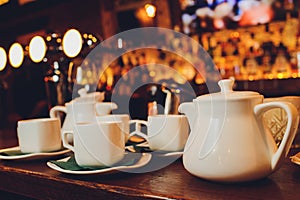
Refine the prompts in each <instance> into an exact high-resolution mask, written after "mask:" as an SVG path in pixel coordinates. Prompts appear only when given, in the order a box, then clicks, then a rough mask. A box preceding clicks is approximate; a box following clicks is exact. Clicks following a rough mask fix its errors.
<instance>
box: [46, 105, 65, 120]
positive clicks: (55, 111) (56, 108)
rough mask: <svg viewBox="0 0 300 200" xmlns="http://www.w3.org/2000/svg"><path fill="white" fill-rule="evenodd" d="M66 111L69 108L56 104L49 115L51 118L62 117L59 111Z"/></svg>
mask: <svg viewBox="0 0 300 200" xmlns="http://www.w3.org/2000/svg"><path fill="white" fill-rule="evenodd" d="M59 112H64V113H66V114H67V108H66V107H65V106H54V107H53V108H51V109H50V112H49V115H50V117H51V118H60V117H59V115H58V113H59Z"/></svg>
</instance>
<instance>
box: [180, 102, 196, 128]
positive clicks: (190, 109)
mask: <svg viewBox="0 0 300 200" xmlns="http://www.w3.org/2000/svg"><path fill="white" fill-rule="evenodd" d="M178 111H179V112H180V113H183V114H185V115H186V116H187V118H188V122H189V125H190V127H193V124H194V121H195V118H196V113H197V112H196V111H195V105H194V103H193V102H186V103H182V104H180V105H179V107H178Z"/></svg>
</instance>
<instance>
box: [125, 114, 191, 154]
mask: <svg viewBox="0 0 300 200" xmlns="http://www.w3.org/2000/svg"><path fill="white" fill-rule="evenodd" d="M132 121H133V122H135V123H136V130H135V132H133V133H131V134H130V135H131V136H132V135H138V136H141V137H143V138H144V139H146V140H147V141H148V143H149V147H150V149H151V150H153V151H154V150H159V151H182V150H183V149H184V146H185V143H186V141H187V138H188V135H189V131H190V129H189V124H188V120H187V117H186V116H184V115H153V116H148V120H147V121H143V120H132ZM141 125H145V126H147V134H145V133H142V132H141Z"/></svg>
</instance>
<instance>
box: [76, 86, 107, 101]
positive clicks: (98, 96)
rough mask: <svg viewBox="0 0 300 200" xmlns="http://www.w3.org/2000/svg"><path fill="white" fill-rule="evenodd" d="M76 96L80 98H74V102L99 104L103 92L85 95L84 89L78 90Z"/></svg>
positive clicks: (85, 90) (102, 97)
mask: <svg viewBox="0 0 300 200" xmlns="http://www.w3.org/2000/svg"><path fill="white" fill-rule="evenodd" d="M78 94H79V96H80V97H77V98H75V99H74V101H75V102H100V101H103V99H104V92H91V93H87V89H86V88H81V89H79V90H78Z"/></svg>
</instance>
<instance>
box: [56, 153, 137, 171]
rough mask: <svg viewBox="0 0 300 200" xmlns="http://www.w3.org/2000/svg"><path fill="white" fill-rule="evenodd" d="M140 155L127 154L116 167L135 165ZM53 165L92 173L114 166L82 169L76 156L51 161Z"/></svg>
mask: <svg viewBox="0 0 300 200" xmlns="http://www.w3.org/2000/svg"><path fill="white" fill-rule="evenodd" d="M139 157H140V155H139V156H138V155H132V154H126V155H125V157H124V159H123V160H121V161H120V162H118V163H117V164H115V165H114V166H130V165H133V164H134V163H135V162H136V161H137V160H139ZM50 162H51V163H53V164H55V165H57V166H59V167H60V168H62V169H65V170H71V171H90V170H101V169H106V168H111V167H114V166H103V167H87V166H85V167H82V166H79V165H78V164H77V163H76V160H75V157H74V154H73V155H71V157H70V158H69V159H68V160H67V161H55V160H52V161H50Z"/></svg>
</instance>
